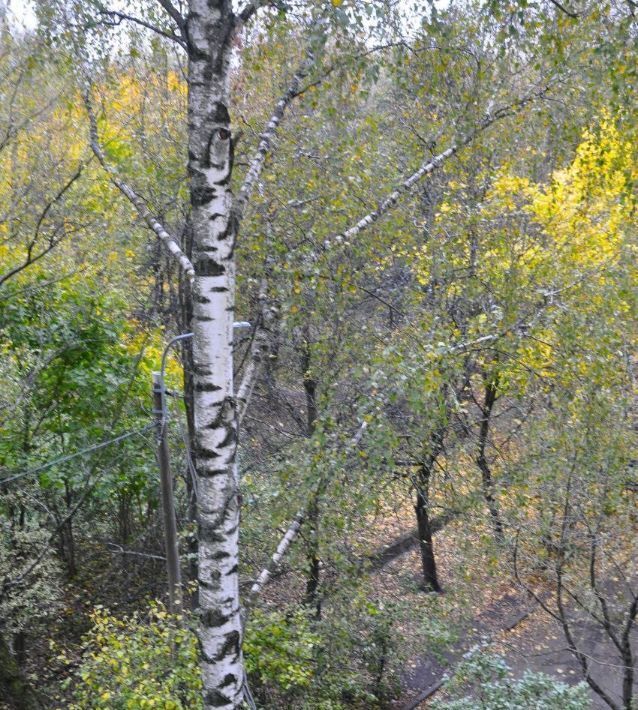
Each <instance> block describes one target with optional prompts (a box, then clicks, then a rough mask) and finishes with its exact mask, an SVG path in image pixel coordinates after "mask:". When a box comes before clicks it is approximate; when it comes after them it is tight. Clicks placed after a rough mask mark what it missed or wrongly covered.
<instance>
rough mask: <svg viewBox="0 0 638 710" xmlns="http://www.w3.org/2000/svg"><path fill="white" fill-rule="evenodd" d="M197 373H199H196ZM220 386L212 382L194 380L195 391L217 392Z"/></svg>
mask: <svg viewBox="0 0 638 710" xmlns="http://www.w3.org/2000/svg"><path fill="white" fill-rule="evenodd" d="M198 374H199V373H198ZM220 389H221V387H218V386H217V385H215V384H213V383H212V382H196V383H195V391H196V392H219V390H220Z"/></svg>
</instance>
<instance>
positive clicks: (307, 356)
mask: <svg viewBox="0 0 638 710" xmlns="http://www.w3.org/2000/svg"><path fill="white" fill-rule="evenodd" d="M303 337H304V342H303V346H302V357H301V369H302V373H303V388H304V392H305V395H306V436H307V437H308V438H310V437H311V436H312V435H313V433H314V431H315V427H316V423H317V416H318V409H317V382H316V380H315V379H314V378H313V376H312V370H311V365H312V363H311V351H310V329H309V327H308V326H307V325H306V326H305V328H304V331H303ZM322 488H323V487H321V486H319V487H318V488H317V490H315V491H313V493H312V494H311V499H310V502H309V504H308V513H307V516H306V521H307V527H308V544H307V550H306V558H307V561H308V576H307V578H306V594H305V598H304V602H305V604H306V605H307V606H309V607H314V608H315V615H316V617H317V619H320V618H321V599H320V598H319V585H320V583H321V560H320V559H319V516H320V510H319V496H320V495H321V493H322V492H323V490H322Z"/></svg>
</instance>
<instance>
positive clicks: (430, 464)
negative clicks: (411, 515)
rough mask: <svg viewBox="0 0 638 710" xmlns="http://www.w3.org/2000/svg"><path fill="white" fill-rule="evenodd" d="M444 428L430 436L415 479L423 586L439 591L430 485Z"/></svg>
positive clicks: (441, 448)
mask: <svg viewBox="0 0 638 710" xmlns="http://www.w3.org/2000/svg"><path fill="white" fill-rule="evenodd" d="M444 436H445V429H444V428H443V427H439V428H438V429H436V430H435V431H434V432H433V433H432V436H431V439H430V443H429V446H428V447H426V448H425V451H424V453H423V462H422V463H421V466H420V468H419V472H418V475H417V480H416V489H417V490H416V505H415V506H414V510H415V513H416V522H417V529H418V532H419V549H420V551H421V566H422V572H423V588H424V589H425V590H426V591H431V592H441V591H443V590H442V589H441V585H440V584H439V579H438V575H437V570H436V559H435V557H434V543H433V539H432V538H433V533H434V531H433V529H432V521H431V519H430V485H431V482H432V472H433V470H434V465H435V463H436V460H437V458H438V457H439V454H440V453H441V451H443V439H444Z"/></svg>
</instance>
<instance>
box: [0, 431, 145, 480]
mask: <svg viewBox="0 0 638 710" xmlns="http://www.w3.org/2000/svg"><path fill="white" fill-rule="evenodd" d="M154 426H155V424H154V423H153V424H147V425H146V426H145V427H142V428H141V429H136V430H135V431H128V432H125V433H124V434H120V435H119V436H116V437H115V438H113V439H107V440H106V441H102V442H100V443H99V444H95V445H93V446H89V447H88V448H86V449H82V450H81V451H76V452H75V453H73V454H68V455H67V456H61V457H60V458H57V459H54V460H53V461H48V462H47V463H43V464H42V465H40V466H36V467H35V468H31V469H28V470H27V471H22V472H21V473H16V474H14V475H13V476H7V477H5V478H0V486H3V485H6V484H7V483H12V482H13V481H17V480H19V479H21V478H25V477H26V476H33V475H34V474H36V473H40V472H41V471H45V470H46V469H47V468H51V467H52V466H57V465H59V464H61V463H66V462H67V461H71V460H73V459H76V458H78V457H79V456H84V455H85V454H90V453H92V452H94V451H99V450H100V449H104V448H106V447H107V446H111V445H113V444H117V443H118V442H120V441H124V440H125V439H129V438H130V437H132V436H137V435H138V434H143V433H144V432H146V431H148V430H149V429H152V428H153V427H154Z"/></svg>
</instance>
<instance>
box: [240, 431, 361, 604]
mask: <svg viewBox="0 0 638 710" xmlns="http://www.w3.org/2000/svg"><path fill="white" fill-rule="evenodd" d="M367 427H368V423H367V422H363V423H362V424H361V426H360V427H359V428H358V429H357V432H356V434H355V435H354V436H353V437H352V439H350V446H351V447H354V446H357V445H358V444H359V442H360V441H361V438H362V437H363V434H364V432H365V430H366V429H367ZM305 518H306V512H305V510H300V511H298V512H297V514H296V515H295V517H294V519H293V521H292V523H290V526H289V527H288V529H287V530H286V533H285V534H284V536H283V537H282V538H281V540H280V541H279V544H278V545H277V549H276V550H275V552H274V553H273V556H272V557H271V558H270V560H269V561H268V564H267V565H266V566H265V567H264V568H263V569H262V571H261V572H260V573H259V576H258V577H257V579H256V580H255V583H254V584H253V586H252V587H251V588H250V592H249V593H248V599H247V600H246V606H247V607H250V606H252V605H253V604H254V603H255V600H256V599H257V597H258V596H259V594H260V593H261V591H262V589H263V588H264V586H265V585H266V584H267V582H268V580H269V579H270V577H271V576H272V573H273V572H274V571H275V570H276V569H277V567H278V566H279V564H280V562H281V560H282V559H283V557H284V555H285V554H286V552H287V551H288V548H289V547H290V545H291V544H292V543H293V542H294V540H295V539H296V537H297V536H298V535H299V531H300V530H301V526H302V525H303V523H304V520H305Z"/></svg>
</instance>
